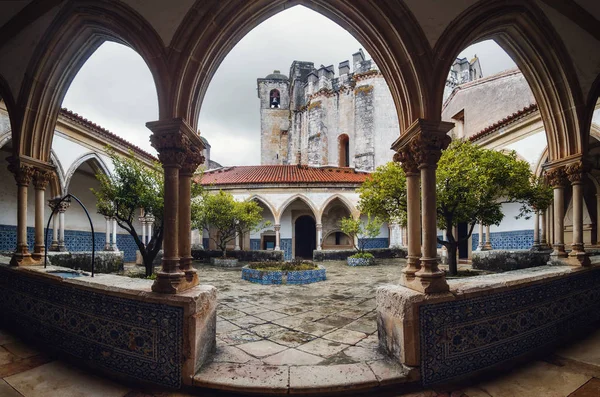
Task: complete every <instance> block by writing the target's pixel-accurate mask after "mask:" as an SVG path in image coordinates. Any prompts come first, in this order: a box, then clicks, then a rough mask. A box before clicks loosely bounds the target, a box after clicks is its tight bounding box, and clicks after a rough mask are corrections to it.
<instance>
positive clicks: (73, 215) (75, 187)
mask: <svg viewBox="0 0 600 397" xmlns="http://www.w3.org/2000/svg"><path fill="white" fill-rule="evenodd" d="M99 187H100V184H99V183H98V181H97V180H96V178H94V177H92V176H89V175H87V174H84V173H82V172H79V171H76V172H75V174H73V179H72V181H71V185H70V189H69V193H71V194H73V195H75V196H76V197H77V198H78V199H79V200H81V202H82V203H83V205H85V207H86V208H87V210H88V212H89V213H90V217H91V218H92V223H93V225H94V231H95V232H105V231H106V220H105V219H104V216H103V215H100V214H99V213H98V212H97V209H96V197H95V196H94V194H93V193H92V191H91V190H90V189H91V188H94V189H98V188H99ZM65 229H66V230H85V231H91V229H90V223H89V221H88V219H87V217H86V215H85V212H84V211H83V208H81V206H80V205H79V204H78V203H77V202H76V201H75V200H72V202H71V205H70V206H69V209H68V210H67V211H66V212H65ZM140 230H141V229H140Z"/></svg>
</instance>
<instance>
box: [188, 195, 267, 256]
mask: <svg viewBox="0 0 600 397" xmlns="http://www.w3.org/2000/svg"><path fill="white" fill-rule="evenodd" d="M198 201H199V203H198V205H197V206H196V211H194V213H193V214H192V218H193V219H192V223H193V226H194V227H196V228H198V229H200V230H206V231H207V232H209V238H210V239H211V240H213V241H214V242H215V244H216V246H217V247H218V248H219V250H220V251H221V252H222V254H223V255H222V256H221V258H211V263H212V264H214V265H216V266H225V267H232V266H237V262H238V260H237V258H228V257H227V244H229V243H230V242H231V241H233V240H234V239H235V237H236V235H240V236H241V235H243V234H245V233H248V232H250V231H252V230H255V229H262V228H264V227H268V226H269V225H270V222H261V221H262V219H263V217H262V208H261V207H260V205H258V204H257V203H256V202H255V201H236V200H235V199H234V198H233V196H232V195H231V194H230V193H226V192H223V191H219V192H218V193H217V194H204V195H203V196H202V197H200V198H199V200H198ZM210 231H213V233H210Z"/></svg>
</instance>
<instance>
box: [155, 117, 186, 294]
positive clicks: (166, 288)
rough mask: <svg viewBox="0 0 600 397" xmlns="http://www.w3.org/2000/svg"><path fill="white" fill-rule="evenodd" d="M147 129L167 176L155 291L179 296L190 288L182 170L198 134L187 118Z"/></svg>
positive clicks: (158, 123)
mask: <svg viewBox="0 0 600 397" xmlns="http://www.w3.org/2000/svg"><path fill="white" fill-rule="evenodd" d="M146 127H148V128H149V129H150V130H151V131H152V132H153V134H152V136H151V137H150V142H151V144H152V146H153V147H154V148H155V149H156V150H157V151H158V158H159V160H160V162H161V163H162V166H163V170H164V174H165V178H164V181H165V182H164V184H165V187H164V189H165V194H164V214H163V216H164V220H163V222H164V229H163V236H164V241H163V259H162V263H161V270H160V271H159V272H158V273H157V275H156V280H155V281H154V284H153V285H152V291H154V292H159V293H167V294H176V293H178V292H181V291H183V290H184V289H185V288H186V283H185V273H184V272H183V271H181V269H180V262H179V206H180V205H181V202H180V201H179V170H180V168H181V166H182V165H183V164H184V162H185V159H186V151H187V150H188V148H189V146H190V140H189V138H188V136H191V135H195V131H193V130H192V129H191V127H189V126H188V125H187V124H186V123H185V122H184V121H183V119H168V120H159V121H153V122H149V123H146ZM190 199H191V198H190V197H188V198H187V200H190ZM185 234H186V235H189V233H187V232H186V233H185Z"/></svg>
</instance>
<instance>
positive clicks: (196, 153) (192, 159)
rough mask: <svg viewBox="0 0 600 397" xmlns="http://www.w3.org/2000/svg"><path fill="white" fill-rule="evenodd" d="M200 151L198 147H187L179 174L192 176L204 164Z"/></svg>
mask: <svg viewBox="0 0 600 397" xmlns="http://www.w3.org/2000/svg"><path fill="white" fill-rule="evenodd" d="M204 160H205V158H204V156H203V155H202V150H201V149H199V148H198V147H189V148H188V150H187V151H186V152H185V161H184V163H183V165H182V167H181V174H182V175H187V176H192V175H194V172H196V170H197V169H198V167H199V166H200V165H201V164H204Z"/></svg>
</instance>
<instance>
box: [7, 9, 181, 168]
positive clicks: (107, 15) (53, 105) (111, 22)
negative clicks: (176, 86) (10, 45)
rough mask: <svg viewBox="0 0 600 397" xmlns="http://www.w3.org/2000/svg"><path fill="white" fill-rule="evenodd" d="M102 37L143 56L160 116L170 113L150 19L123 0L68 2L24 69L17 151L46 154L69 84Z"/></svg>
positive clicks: (161, 60)
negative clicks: (151, 80)
mask: <svg viewBox="0 0 600 397" xmlns="http://www.w3.org/2000/svg"><path fill="white" fill-rule="evenodd" d="M132 26H135V27H136V28H135V29H132ZM105 41H114V42H117V43H120V44H123V45H126V46H128V47H130V48H132V49H133V50H134V51H136V52H137V53H138V54H139V55H140V56H141V57H142V59H143V60H144V61H145V63H146V65H148V68H149V69H150V72H151V74H152V76H153V79H154V83H155V86H156V90H157V96H158V102H159V104H158V105H159V106H158V108H159V116H160V117H162V116H163V115H164V114H168V113H169V112H168V110H167V109H166V107H167V104H168V101H167V100H166V98H167V97H168V94H167V91H168V90H169V85H170V84H169V81H170V80H169V75H168V71H167V64H166V56H165V50H164V46H163V43H162V41H161V39H160V36H159V35H158V34H157V33H156V31H155V30H154V29H153V28H152V27H151V25H150V24H149V23H148V22H147V21H146V20H145V19H144V18H142V17H141V16H140V15H139V14H137V13H136V12H135V11H134V10H132V9H131V8H129V7H128V6H127V5H125V4H124V3H122V2H116V1H115V2H109V1H92V0H82V1H74V2H69V3H67V4H66V5H65V6H64V7H63V9H62V10H61V12H60V13H59V15H58V16H57V17H56V18H55V19H54V21H53V22H52V24H51V26H50V27H49V28H48V30H47V32H46V34H45V35H44V39H43V40H42V41H41V42H40V43H39V44H38V46H37V47H36V50H35V54H34V56H33V57H32V59H31V61H30V63H29V65H28V69H27V71H26V73H25V79H24V81H23V87H22V89H21V93H20V97H19V102H18V103H19V107H20V108H22V109H25V110H24V112H23V115H22V120H21V123H20V125H19V127H20V128H19V134H18V140H17V141H16V142H18V143H17V144H16V145H15V146H16V150H17V153H19V154H24V155H27V156H30V157H32V158H35V159H38V160H41V161H48V160H49V157H50V147H51V145H52V136H53V134H54V126H55V125H56V120H57V117H58V113H59V111H60V105H61V103H62V100H63V98H64V96H65V94H66V92H67V90H68V88H69V85H70V84H71V82H72V81H73V79H74V78H75V75H76V74H77V73H78V71H79V69H80V68H81V66H82V65H83V64H84V63H85V62H86V60H87V59H88V58H89V57H90V55H91V54H92V53H93V52H94V51H95V50H96V49H97V48H98V47H99V46H100V45H101V44H102V43H104V42H105Z"/></svg>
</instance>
